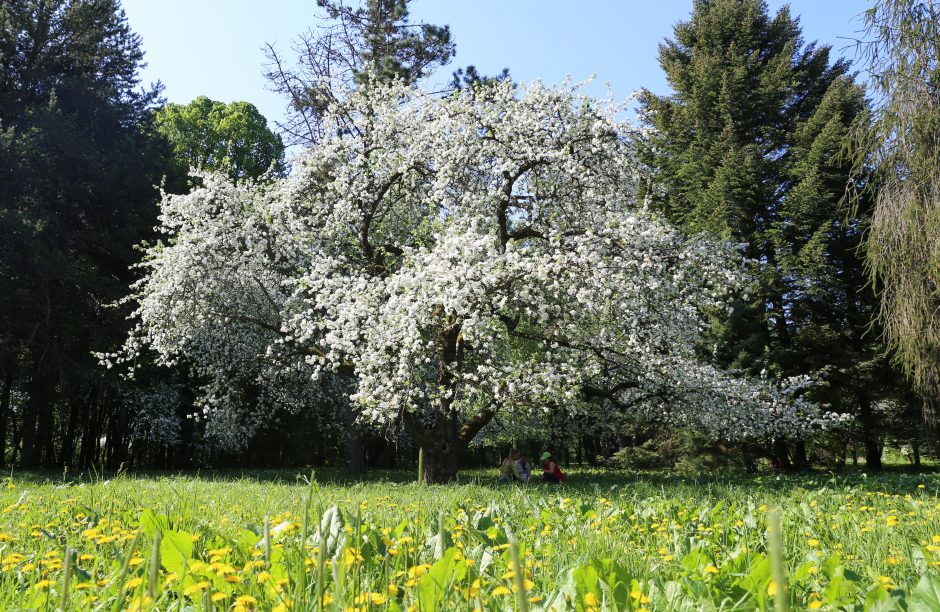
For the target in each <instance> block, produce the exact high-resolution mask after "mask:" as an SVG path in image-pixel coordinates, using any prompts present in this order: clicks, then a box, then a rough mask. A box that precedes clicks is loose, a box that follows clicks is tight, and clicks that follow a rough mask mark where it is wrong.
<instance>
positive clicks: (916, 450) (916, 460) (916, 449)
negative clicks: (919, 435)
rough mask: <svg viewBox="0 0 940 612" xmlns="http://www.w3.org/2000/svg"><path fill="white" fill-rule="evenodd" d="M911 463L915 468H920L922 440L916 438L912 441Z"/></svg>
mask: <svg viewBox="0 0 940 612" xmlns="http://www.w3.org/2000/svg"><path fill="white" fill-rule="evenodd" d="M911 462H912V463H913V464H914V467H917V468H919V467H920V440H918V439H916V438H915V439H913V440H911Z"/></svg>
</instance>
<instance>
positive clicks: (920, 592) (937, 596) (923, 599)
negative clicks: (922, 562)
mask: <svg viewBox="0 0 940 612" xmlns="http://www.w3.org/2000/svg"><path fill="white" fill-rule="evenodd" d="M908 603H909V605H910V607H909V608H908V609H909V610H930V611H936V610H940V578H938V577H937V576H930V575H924V576H923V577H921V579H920V581H918V583H917V586H916V587H914V592H913V593H911V598H910V599H909V600H908Z"/></svg>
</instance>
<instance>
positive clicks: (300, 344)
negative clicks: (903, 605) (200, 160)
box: [124, 83, 829, 439]
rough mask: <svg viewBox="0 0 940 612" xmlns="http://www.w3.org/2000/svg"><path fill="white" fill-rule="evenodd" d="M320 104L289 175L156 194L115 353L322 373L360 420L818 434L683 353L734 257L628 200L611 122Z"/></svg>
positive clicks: (375, 95) (764, 393)
mask: <svg viewBox="0 0 940 612" xmlns="http://www.w3.org/2000/svg"><path fill="white" fill-rule="evenodd" d="M338 99H343V100H344V102H343V104H342V106H336V107H335V108H333V109H331V113H332V117H331V121H330V122H329V124H331V125H332V124H335V125H341V126H344V127H343V128H342V129H341V130H339V131H338V132H337V133H336V134H334V135H333V136H332V137H329V138H326V139H324V140H323V141H322V142H321V143H319V144H318V145H316V146H315V147H313V148H311V149H310V150H309V151H307V153H306V154H305V155H304V156H303V157H302V158H301V159H300V160H298V163H297V168H296V170H295V172H294V173H293V175H292V176H291V177H289V178H287V179H284V180H282V181H280V182H277V183H275V184H273V185H267V186H254V185H247V184H244V183H242V184H240V185H238V186H234V185H231V184H229V183H228V182H226V181H225V180H224V179H223V178H221V177H218V176H211V175H207V176H203V182H204V187H202V188H200V189H198V190H196V191H195V192H193V193H192V194H189V195H185V196H169V195H168V196H166V197H164V199H163V203H162V213H163V214H162V217H161V223H162V226H161V230H162V231H163V232H164V233H165V235H166V239H165V241H164V242H163V243H162V244H160V245H158V246H155V247H153V248H150V249H149V251H148V258H147V261H146V263H145V264H144V266H145V269H146V276H145V277H144V278H143V279H142V280H141V281H140V282H139V283H138V284H137V285H136V286H135V287H134V295H133V299H135V300H136V301H137V303H138V304H139V307H138V309H137V311H136V313H135V316H136V318H137V319H138V326H137V328H136V329H135V332H134V334H132V337H131V338H130V339H129V341H128V344H127V348H126V351H125V354H124V359H127V358H130V357H133V355H134V354H135V353H137V352H138V351H139V348H140V347H141V346H143V345H148V346H150V347H151V348H152V349H154V350H155V351H156V352H157V354H158V355H159V356H160V359H161V360H162V361H163V362H165V363H172V362H173V361H174V360H175V359H177V358H178V356H179V355H182V354H185V355H186V356H187V359H191V360H193V361H194V362H195V363H197V364H199V367H200V368H201V374H203V375H204V376H206V377H207V378H208V379H217V380H226V379H227V376H228V375H229V374H230V373H231V372H232V371H250V372H255V376H256V378H257V380H258V381H259V384H274V383H273V382H272V381H275V380H276V375H275V372H277V373H280V374H283V373H289V374H290V375H291V376H301V377H310V376H314V377H315V376H318V375H322V374H323V373H324V372H341V373H345V374H348V375H350V376H352V377H354V379H355V381H356V388H355V392H354V393H353V395H352V399H353V400H354V401H355V402H356V403H357V404H358V405H359V406H360V407H361V409H362V411H363V413H364V414H365V415H367V416H368V418H370V419H371V420H373V421H376V422H391V421H393V420H396V419H398V418H399V417H400V416H401V414H402V413H403V412H405V411H409V412H417V413H419V414H422V415H425V416H429V417H430V418H432V419H433V418H438V417H448V418H449V417H450V416H451V415H457V416H458V417H459V416H460V415H463V416H468V415H470V414H472V413H475V412H477V411H480V410H485V411H507V412H512V411H517V412H518V413H520V414H523V413H524V414H538V411H539V410H548V409H551V410H568V411H570V412H573V413H585V412H586V413H590V411H591V410H592V407H595V406H603V407H604V408H605V409H610V407H614V408H615V409H618V410H624V411H636V412H637V413H638V414H644V415H645V416H646V417H649V416H654V415H658V416H660V417H661V418H663V419H668V420H670V421H671V422H676V423H679V424H682V425H684V426H688V427H694V428H696V429H699V430H701V431H705V432H708V433H711V434H713V435H714V436H716V437H721V438H726V439H739V438H750V437H759V436H776V435H791V434H799V433H801V432H804V431H805V430H807V429H810V428H815V427H820V426H824V425H825V424H826V423H827V422H828V421H829V417H828V416H826V415H821V414H819V413H818V411H817V410H816V409H815V408H814V407H813V406H810V405H807V404H804V403H802V402H800V401H799V400H798V399H796V395H798V394H797V393H794V392H793V391H794V390H793V389H786V388H780V387H778V386H775V385H771V384H768V383H765V382H762V381H755V380H744V379H741V378H735V377H734V376H732V375H731V374H729V373H726V372H722V371H720V370H718V369H716V368H714V367H712V366H710V365H708V364H706V363H703V362H702V360H701V358H700V355H699V352H698V351H697V342H698V340H699V338H700V334H701V331H702V329H703V327H704V324H705V322H704V319H703V315H702V312H703V310H705V309H716V308H723V307H725V304H724V302H723V300H724V298H725V296H726V295H727V293H728V291H729V289H732V288H735V287H738V286H740V284H741V282H742V278H741V275H740V273H739V272H738V270H739V267H740V266H739V265H738V263H739V261H738V259H739V258H738V257H737V255H736V253H735V251H734V249H733V248H732V246H731V245H720V244H715V243H713V242H709V241H707V240H705V239H704V238H695V239H691V240H689V239H685V238H683V237H682V236H680V235H679V234H677V233H676V232H675V231H674V230H673V229H672V228H671V227H669V226H668V225H667V224H665V223H664V222H662V221H661V220H659V219H657V218H656V216H655V215H654V214H653V213H651V212H649V211H647V210H645V209H644V208H643V206H641V205H638V204H637V203H636V202H635V200H634V197H633V194H634V193H635V182H636V180H637V178H638V175H639V168H640V167H641V165H640V163H639V162H638V160H637V159H636V153H635V147H634V146H633V134H632V132H631V128H630V127H629V125H627V124H625V123H623V122H620V121H618V120H617V117H618V116H620V115H621V114H622V113H621V111H622V108H620V107H616V106H610V105H607V106H602V105H601V104H600V103H598V102H596V101H594V100H592V99H590V98H587V97H584V96H580V95H579V94H578V93H577V90H576V88H572V87H567V86H565V87H562V88H558V89H548V88H545V87H543V86H541V85H539V84H534V85H532V86H530V87H525V88H522V89H521V90H516V89H514V87H513V86H512V85H511V84H510V83H499V84H496V85H494V86H491V87H484V88H479V89H474V90H469V91H463V92H460V93H457V94H453V95H449V96H447V97H444V98H435V97H432V96H429V95H426V94H424V93H423V92H421V91H419V90H416V89H411V88H408V87H404V86H393V87H389V88H387V89H385V90H381V91H376V90H375V89H371V90H370V92H369V94H368V95H365V94H362V93H358V92H350V93H349V94H348V95H347V96H345V97H341V98H338ZM217 397H223V396H222V395H219V394H217ZM284 401H288V400H286V399H285V400H284ZM210 404H211V403H210ZM217 409H218V410H221V409H222V407H217ZM210 414H211V410H210Z"/></svg>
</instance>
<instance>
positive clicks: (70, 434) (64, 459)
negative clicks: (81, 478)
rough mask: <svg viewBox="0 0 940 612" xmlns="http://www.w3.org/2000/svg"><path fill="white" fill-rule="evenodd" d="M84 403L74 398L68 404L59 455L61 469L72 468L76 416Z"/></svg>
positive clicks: (80, 399)
mask: <svg viewBox="0 0 940 612" xmlns="http://www.w3.org/2000/svg"><path fill="white" fill-rule="evenodd" d="M84 403H85V400H84V399H83V398H81V397H74V398H72V401H71V402H69V422H68V425H67V426H66V428H65V435H64V437H63V438H62V452H61V454H60V455H59V465H61V466H63V467H71V466H72V459H73V458H74V455H75V430H76V429H77V428H78V416H79V413H80V412H81V411H82V408H81V406H82V405H83V404H84Z"/></svg>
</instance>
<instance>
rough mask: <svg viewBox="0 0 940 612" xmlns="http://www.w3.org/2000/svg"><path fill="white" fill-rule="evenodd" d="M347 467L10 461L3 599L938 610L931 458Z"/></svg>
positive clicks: (0, 558)
mask: <svg viewBox="0 0 940 612" xmlns="http://www.w3.org/2000/svg"><path fill="white" fill-rule="evenodd" d="M344 478H345V477H344V476H343V475H342V474H341V473H336V472H334V473H317V474H315V478H314V479H312V480H311V478H310V475H309V474H307V475H302V474H299V473H293V472H276V473H252V474H251V475H233V474H219V473H215V474H208V475H206V474H203V475H159V474H156V475H120V476H116V477H110V478H106V477H103V476H100V475H99V476H97V477H92V478H86V477H70V478H68V479H63V478H62V477H61V476H60V477H51V476H50V477H42V476H36V475H17V474H13V475H12V476H10V477H8V478H7V479H6V480H5V481H4V483H3V485H2V490H0V491H2V492H0V497H2V504H0V506H2V514H0V564H2V572H0V609H4V610H11V609H23V608H26V609H40V610H54V609H69V610H71V609H81V610H84V609H91V610H121V609H131V610H140V609H148V610H150V609H152V610H238V611H244V610H289V609H290V610H350V609H352V610H360V611H370V610H415V611H425V610H440V609H455V610H477V609H479V610H489V609H523V610H525V609H527V610H530V611H535V610H549V609H553V610H554V609H557V610H578V611H588V610H598V611H599V610H632V611H639V610H687V609H695V610H699V609H723V610H731V609H741V610H754V609H773V608H774V606H775V605H777V604H778V603H779V604H783V603H785V604H788V605H789V606H790V607H792V608H797V609H845V608H849V609H853V608H854V609H859V610H861V609H865V610H890V609H909V610H937V609H940V579H938V577H937V576H938V574H940V497H938V495H940V475H938V474H936V473H921V474H918V473H902V472H896V473H891V474H885V475H878V476H870V477H866V476H865V475H863V474H859V473H855V474H842V475H839V474H814V475H804V476H778V475H776V474H762V475H743V474H718V475H709V476H699V477H695V476H680V475H672V474H665V473H622V474H611V473H600V472H591V471H577V470H575V471H574V472H573V473H572V474H571V476H570V478H569V480H570V482H569V483H568V484H565V485H561V486H550V485H544V484H534V485H529V486H524V487H523V486H510V485H498V484H496V482H495V481H494V479H493V477H492V476H491V475H490V474H489V473H482V472H469V473H465V474H463V475H462V476H461V484H458V485H449V486H431V487H429V486H425V485H421V484H417V483H415V482H413V474H406V473H397V472H379V473H374V474H371V475H370V476H368V477H367V479H365V480H359V481H344ZM770 513H779V517H780V518H779V520H780V525H781V530H780V534H781V535H782V556H783V559H784V563H783V565H784V568H785V569H784V571H785V578H784V580H782V581H778V580H774V578H773V577H772V565H774V564H773V563H772V562H771V555H770V554H769V552H770V551H769V548H768V542H769V540H768V530H767V525H768V514H770ZM778 600H779V601H778ZM778 609H780V608H778Z"/></svg>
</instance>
